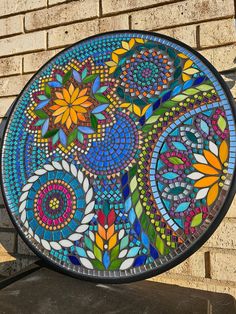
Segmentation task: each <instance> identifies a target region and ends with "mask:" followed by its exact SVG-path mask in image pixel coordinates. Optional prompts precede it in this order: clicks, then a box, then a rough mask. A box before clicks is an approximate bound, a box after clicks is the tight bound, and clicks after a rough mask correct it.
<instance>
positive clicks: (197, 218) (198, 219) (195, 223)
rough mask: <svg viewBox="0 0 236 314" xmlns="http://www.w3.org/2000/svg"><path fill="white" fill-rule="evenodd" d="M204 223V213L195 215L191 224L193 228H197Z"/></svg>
mask: <svg viewBox="0 0 236 314" xmlns="http://www.w3.org/2000/svg"><path fill="white" fill-rule="evenodd" d="M201 222H202V213H199V214H197V215H195V216H194V217H193V219H192V222H191V227H197V226H199V225H200V223H201Z"/></svg>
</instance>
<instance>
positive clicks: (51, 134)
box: [43, 129, 59, 138]
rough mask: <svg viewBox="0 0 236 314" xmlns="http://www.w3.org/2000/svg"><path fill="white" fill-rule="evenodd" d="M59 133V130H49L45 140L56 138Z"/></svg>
mask: <svg viewBox="0 0 236 314" xmlns="http://www.w3.org/2000/svg"><path fill="white" fill-rule="evenodd" d="M58 131H59V130H58V129H53V130H49V131H47V133H46V134H45V135H44V137H43V138H50V137H52V136H54V135H55V134H57V132H58Z"/></svg>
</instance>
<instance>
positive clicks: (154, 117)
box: [146, 116, 160, 124]
mask: <svg viewBox="0 0 236 314" xmlns="http://www.w3.org/2000/svg"><path fill="white" fill-rule="evenodd" d="M159 117H160V116H151V117H150V118H149V119H148V120H147V121H146V124H151V123H154V122H156V121H157V119H158V118H159Z"/></svg>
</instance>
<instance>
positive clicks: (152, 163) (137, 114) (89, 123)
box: [1, 31, 236, 282]
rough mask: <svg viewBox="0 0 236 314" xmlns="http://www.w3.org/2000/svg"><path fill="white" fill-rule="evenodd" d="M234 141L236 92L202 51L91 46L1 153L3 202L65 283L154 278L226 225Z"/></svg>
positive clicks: (115, 36) (37, 84) (121, 39)
mask: <svg viewBox="0 0 236 314" xmlns="http://www.w3.org/2000/svg"><path fill="white" fill-rule="evenodd" d="M235 135H236V134H235V112H234V110H233V100H232V96H231V94H230V92H229V91H228V88H227V86H226V84H225V83H224V81H223V80H222V78H221V77H220V75H219V74H218V73H217V71H216V70H215V69H214V68H213V66H211V65H210V63H209V62H208V61H207V60H205V59H204V58H203V57H202V56H201V55H200V54H198V53H197V52H195V51H194V50H192V49H191V48H190V47H188V46H186V45H184V44H182V43H181V42H178V41H176V40H174V39H171V38H169V37H165V36H162V35H158V34H154V33H148V32H140V31H138V32H135V31H118V32H112V33H106V34H102V35H97V36H94V37H90V38H88V39H85V40H83V41H81V42H78V43H76V44H75V45H73V46H71V47H70V48H67V49H66V50H64V51H62V52H60V53H59V54H58V55H56V56H55V57H54V58H53V59H51V60H50V61H49V62H48V63H47V64H45V65H44V66H43V67H42V68H41V69H40V70H39V71H38V72H37V74H36V75H35V76H34V77H33V78H32V79H31V80H30V81H29V83H28V84H27V85H26V86H25V88H24V89H23V91H22V92H21V94H20V95H19V97H18V98H17V101H16V102H15V104H14V106H13V108H12V110H11V114H10V116H9V118H8V123H7V126H6V128H5V132H4V140H3V145H2V152H1V180H2V186H3V192H4V199H5V203H6V206H7V208H8V211H9V214H10V216H11V218H12V220H13V222H14V224H15V226H16V228H17V229H18V231H19V233H20V235H21V236H22V238H23V239H24V240H25V242H26V243H27V244H28V245H29V246H30V248H31V249H32V250H33V251H34V252H35V253H36V254H38V255H39V256H40V257H41V258H43V259H45V260H46V261H47V262H48V263H50V264H51V265H54V266H55V267H58V268H60V270H63V271H64V272H66V273H69V274H71V275H74V276H77V277H79V278H86V279H90V280H97V281H104V282H105V281H106V282H122V281H123V282H125V281H133V280H138V279H142V278H147V277H150V276H154V275H157V274H160V273H162V272H163V271H166V270H168V269H170V268H172V267H174V266H175V265H177V264H179V263H180V262H182V261H183V260H184V259H186V258H187V257H188V256H189V255H190V254H192V253H193V252H194V251H196V250H197V249H198V248H199V247H200V246H201V245H202V244H203V243H204V242H205V241H206V240H207V239H208V238H209V236H210V235H211V234H212V233H213V232H214V230H215V229H216V227H217V226H218V224H219V223H220V221H221V220H222V218H223V217H224V215H225V214H226V211H227V209H228V208H229V205H230V203H231V201H232V198H233V189H232V186H233V182H234V184H235V181H234V169H235V154H236V150H235V143H236V141H235Z"/></svg>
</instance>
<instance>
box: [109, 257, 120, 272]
mask: <svg viewBox="0 0 236 314" xmlns="http://www.w3.org/2000/svg"><path fill="white" fill-rule="evenodd" d="M122 262H123V260H120V259H116V260H114V261H113V262H111V265H110V266H109V270H116V269H119V268H120V265H121V264H122Z"/></svg>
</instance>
